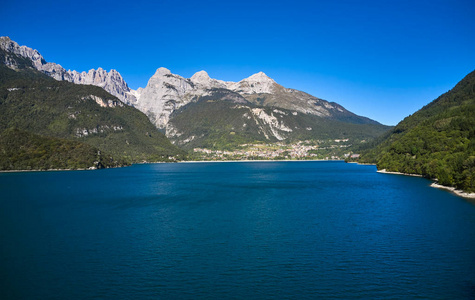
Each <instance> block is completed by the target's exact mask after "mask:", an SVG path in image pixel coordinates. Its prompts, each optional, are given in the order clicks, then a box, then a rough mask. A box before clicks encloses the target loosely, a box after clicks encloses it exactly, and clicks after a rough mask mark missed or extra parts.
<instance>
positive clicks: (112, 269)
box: [0, 162, 475, 299]
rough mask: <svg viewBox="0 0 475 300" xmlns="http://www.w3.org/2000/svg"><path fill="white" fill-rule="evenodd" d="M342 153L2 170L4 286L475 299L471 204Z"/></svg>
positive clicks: (108, 294)
mask: <svg viewBox="0 0 475 300" xmlns="http://www.w3.org/2000/svg"><path fill="white" fill-rule="evenodd" d="M430 183H431V182H430V181H429V180H426V179H423V178H417V177H407V176H399V175H391V174H380V173H376V167H374V166H362V165H356V164H346V163H343V162H235V163H232V162H229V163H224V162H223V163H175V164H147V165H134V166H131V167H127V168H119V169H106V170H98V171H57V172H20V173H1V174H0V244H1V246H0V251H1V252H0V253H1V256H0V259H1V261H0V298H2V299H45V298H48V299H90V298H100V299H170V298H172V299H271V298H278V299H286V298H287V299H290V298H292V299H315V298H325V299H355V298H360V299H368V298H384V299H402V298H430V299H473V298H474V297H475V205H473V204H472V203H470V202H469V201H467V200H465V199H463V198H459V197H457V196H455V195H453V194H451V193H449V192H447V191H444V190H439V189H434V188H431V187H429V185H430Z"/></svg>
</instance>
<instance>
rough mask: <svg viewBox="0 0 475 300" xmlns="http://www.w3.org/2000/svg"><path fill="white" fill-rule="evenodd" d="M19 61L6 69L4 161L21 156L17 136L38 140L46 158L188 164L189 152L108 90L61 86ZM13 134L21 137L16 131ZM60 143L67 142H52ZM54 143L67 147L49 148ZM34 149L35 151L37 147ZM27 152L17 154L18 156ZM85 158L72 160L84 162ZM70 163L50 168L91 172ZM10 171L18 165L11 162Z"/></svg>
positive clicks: (1, 110) (0, 101) (0, 103)
mask: <svg viewBox="0 0 475 300" xmlns="http://www.w3.org/2000/svg"><path fill="white" fill-rule="evenodd" d="M12 57H13V56H10V57H9V59H12ZM14 58H15V57H13V59H14ZM18 61H19V64H18V66H19V68H18V69H17V70H12V69H10V68H8V67H6V66H5V65H0V133H2V138H3V140H2V149H3V151H4V152H3V157H2V159H5V157H6V156H8V155H11V154H12V153H15V150H14V146H15V145H14V144H11V143H10V142H9V143H8V144H6V141H7V140H9V141H11V136H12V134H14V135H15V136H17V137H19V138H20V137H21V136H23V135H25V136H26V135H27V136H29V137H32V138H34V139H35V143H36V144H35V145H36V146H39V145H40V144H41V145H43V146H44V148H43V151H44V152H45V153H44V155H46V156H48V155H50V156H54V155H57V154H58V153H59V156H62V155H63V154H64V155H66V154H65V153H62V151H66V152H68V151H70V150H71V149H73V148H74V149H81V151H83V150H84V151H86V150H85V149H87V151H86V152H88V151H89V152H88V153H92V152H94V151H96V150H97V151H101V152H102V154H103V155H104V157H108V161H112V162H114V163H103V164H102V166H105V167H106V166H113V165H123V164H128V163H134V162H141V161H170V160H176V159H178V160H180V159H183V158H184V156H185V152H184V151H182V150H179V149H178V148H177V147H175V146H173V145H172V144H171V143H170V142H169V141H168V139H167V138H166V137H165V136H164V135H163V134H162V133H160V132H159V131H157V129H156V128H155V126H153V125H152V124H151V123H150V121H149V120H148V118H147V117H146V116H145V115H144V114H143V113H141V112H140V111H138V110H137V109H135V108H133V107H130V106H127V105H124V104H123V103H122V102H121V101H120V100H118V99H117V98H116V97H114V96H112V95H110V94H109V93H107V92H106V91H104V90H103V89H101V88H99V87H95V86H89V85H76V84H73V83H69V82H65V81H56V80H54V79H52V78H50V77H48V76H46V75H44V74H41V73H39V72H37V71H35V70H32V69H30V68H28V62H27V61H23V60H18ZM13 129H19V131H12V130H13ZM6 130H9V131H6ZM5 131H6V132H5ZM31 134H34V135H31ZM42 137H47V138H45V139H43V138H42ZM57 138H59V139H62V140H55V141H53V140H52V139H57ZM65 140H69V141H72V142H74V143H76V144H71V143H68V142H67V141H65ZM52 143H53V144H54V143H57V144H56V145H61V146H58V147H50V146H48V145H51V144H52ZM81 143H84V144H87V146H88V147H86V146H84V145H80V144H81ZM18 146H21V145H20V144H18ZM30 146H31V147H33V144H31V145H30ZM43 146H41V147H43ZM63 146H64V147H63ZM31 147H30V148H31ZM41 147H40V148H41ZM27 149H29V147H26V148H25V147H22V148H21V151H27ZM5 151H7V152H5ZM21 151H20V149H17V151H16V152H18V153H19V152H21ZM97 151H96V153H97ZM27 152H28V151H27ZM7 153H8V154H7ZM75 153H79V152H75ZM30 154H31V153H30ZM33 156H34V157H36V158H37V159H39V160H46V161H49V159H47V158H46V156H45V157H43V158H41V159H40V158H38V157H37V156H35V155H33ZM80 156H81V155H74V154H73V155H72V157H75V158H78V159H79V157H80ZM86 156H87V155H86ZM112 157H113V158H112ZM81 159H82V158H81ZM69 161H70V163H68V164H66V165H63V164H62V163H59V162H58V163H56V160H54V159H53V160H51V163H47V164H46V165H48V168H79V167H80V168H83V167H86V166H85V165H84V162H81V163H79V161H77V160H74V159H69ZM98 161H101V160H100V159H98V158H97V157H95V158H94V159H93V160H90V161H88V163H86V165H87V164H89V165H88V167H94V166H95V164H96V167H97V162H98ZM10 166H15V164H11V162H10ZM29 166H30V168H28V169H34V168H36V167H35V166H40V168H44V167H42V163H40V164H36V163H35V162H34V159H33V160H30V165H29ZM27 167H28V166H27ZM9 168H10V169H11V167H9ZM14 168H16V167H14ZM4 169H5V167H4Z"/></svg>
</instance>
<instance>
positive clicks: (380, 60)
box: [0, 0, 475, 125]
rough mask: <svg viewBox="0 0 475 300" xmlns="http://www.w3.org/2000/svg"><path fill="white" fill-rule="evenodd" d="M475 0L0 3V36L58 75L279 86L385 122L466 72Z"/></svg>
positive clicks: (473, 53)
mask: <svg viewBox="0 0 475 300" xmlns="http://www.w3.org/2000/svg"><path fill="white" fill-rule="evenodd" d="M474 16H475V1H474V0H464V1H457V0H448V1H438V0H432V1H417V0H412V1H406V0H401V1H384V0H379V1H347V0H340V1H328V0H327V1H300V0H293V1H258V0H254V1H248V0H240V1H224V0H223V1H208V0H204V1H168V0H167V1H160V0H159V1H150V2H149V1H141V0H135V1H119V0H117V1H24V0H3V1H2V4H1V5H0V35H6V36H9V37H10V38H11V39H13V40H14V41H16V42H18V43H19V44H20V45H27V46H29V47H32V48H35V49H37V50H38V51H39V52H40V53H41V54H42V55H43V56H44V57H45V59H46V60H47V61H51V62H56V63H59V64H61V65H62V66H63V67H64V68H66V69H72V70H77V71H87V70H89V69H92V68H98V67H102V68H104V69H107V70H110V69H116V70H117V71H119V72H120V73H121V74H122V76H123V77H124V78H125V80H126V81H127V82H128V84H129V86H130V87H131V88H134V89H136V88H138V87H145V86H146V84H147V81H148V79H149V78H150V77H151V76H152V75H153V74H154V73H155V70H156V69H157V68H159V67H166V68H168V69H170V70H171V71H172V72H173V73H175V74H179V75H182V76H184V77H191V76H192V75H193V74H194V73H195V72H197V71H200V70H206V71H207V72H208V73H209V75H210V76H211V77H213V78H217V79H222V80H227V81H239V80H241V79H243V78H245V77H248V76H250V75H252V74H253V73H257V72H259V71H263V72H265V73H266V74H267V75H269V76H270V77H272V78H274V79H275V80H276V81H277V82H278V83H280V84H281V85H283V86H285V87H289V88H295V89H298V90H302V91H305V92H307V93H310V94H312V95H314V96H317V97H320V98H323V99H326V100H329V101H334V102H337V103H339V104H341V105H343V106H344V107H346V108H347V109H349V110H350V111H352V112H354V113H357V114H359V115H364V116H367V117H370V118H372V119H375V120H377V121H379V122H381V123H383V124H388V125H395V124H397V123H398V122H399V121H400V120H402V119H403V118H404V117H406V116H408V115H409V114H411V113H413V112H415V111H416V110H417V109H419V108H421V107H422V106H424V105H425V104H427V103H429V102H430V101H432V100H434V99H435V98H437V97H438V96H439V95H440V94H442V93H444V92H446V91H448V90H449V89H451V88H452V87H453V86H454V85H455V84H456V83H457V82H458V81H460V80H461V79H462V78H463V77H464V76H465V75H466V74H468V73H469V72H471V71H473V70H474V69H475V17H474Z"/></svg>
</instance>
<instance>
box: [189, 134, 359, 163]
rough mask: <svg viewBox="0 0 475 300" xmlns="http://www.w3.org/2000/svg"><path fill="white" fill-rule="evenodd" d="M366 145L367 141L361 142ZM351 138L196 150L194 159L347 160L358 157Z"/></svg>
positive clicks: (194, 150)
mask: <svg viewBox="0 0 475 300" xmlns="http://www.w3.org/2000/svg"><path fill="white" fill-rule="evenodd" d="M361 142H365V141H361ZM350 146H352V144H351V143H350V140H349V139H334V140H305V141H298V142H295V143H283V142H278V143H271V144H265V143H254V144H242V145H239V146H238V147H236V149H233V150H215V149H208V148H194V149H193V153H192V154H191V155H190V158H191V160H204V161H207V160H211V161H222V160H344V159H346V158H348V157H351V158H358V157H359V154H356V153H352V152H351V151H349V149H348V148H349V147H350Z"/></svg>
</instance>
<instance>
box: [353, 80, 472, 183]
mask: <svg viewBox="0 0 475 300" xmlns="http://www.w3.org/2000/svg"><path fill="white" fill-rule="evenodd" d="M359 161H360V162H365V163H376V164H377V166H378V169H386V170H388V171H394V172H402V173H411V174H420V175H423V176H426V177H428V178H434V179H437V180H438V182H439V183H440V184H443V185H446V186H453V187H456V188H457V189H461V190H464V191H467V192H475V71H473V72H472V73H470V74H468V75H467V76H466V77H465V78H464V79H463V80H461V81H460V82H459V83H458V84H457V85H456V86H455V87H454V88H453V89H452V90H450V91H449V92H447V93H445V94H443V95H441V96H440V97H439V98H437V99H436V100H434V101H432V102H431V103H429V104H428V105H426V106H425V107H423V108H422V109H420V110H419V111H417V112H416V113H414V114H413V115H411V116H409V117H407V118H405V119H404V120H403V121H401V122H400V123H399V124H398V125H397V126H396V127H395V128H394V129H393V130H392V131H391V132H390V133H389V134H387V136H385V137H384V138H382V139H381V140H380V141H379V143H378V144H377V145H375V147H373V148H371V149H367V150H366V151H364V152H362V154H361V158H360V160H359Z"/></svg>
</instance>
